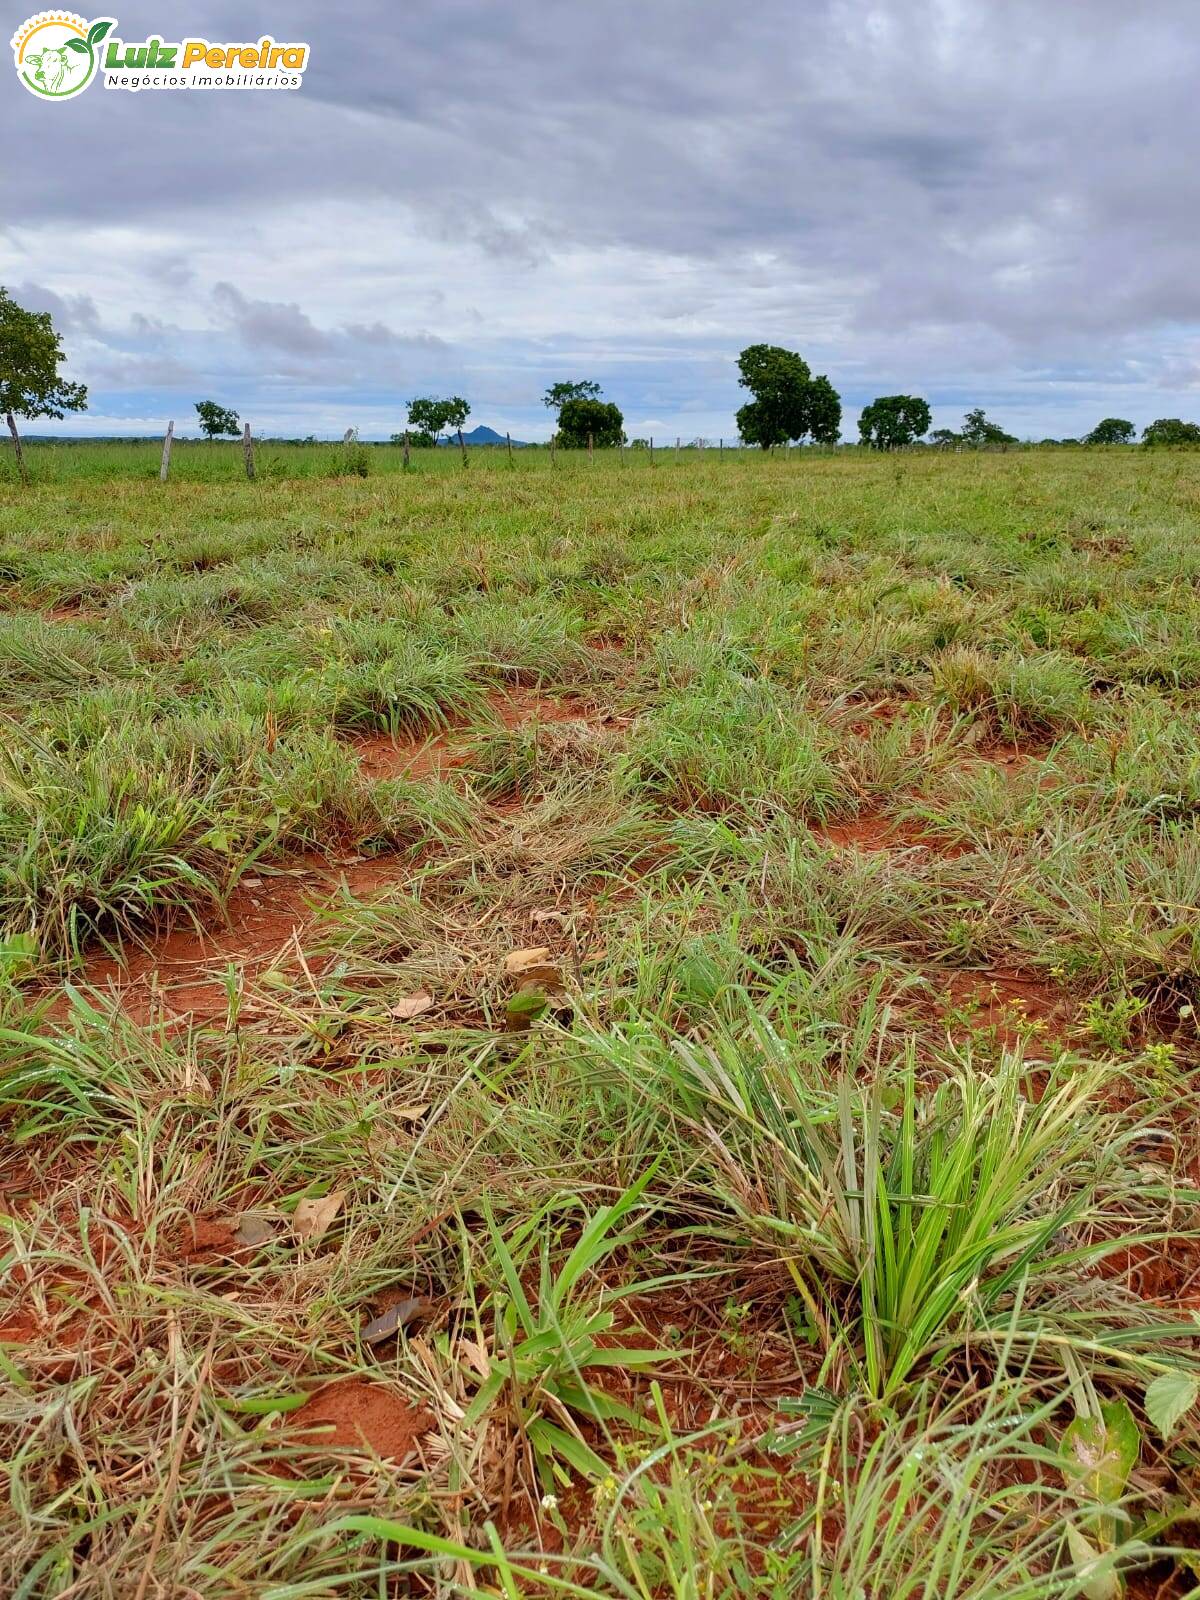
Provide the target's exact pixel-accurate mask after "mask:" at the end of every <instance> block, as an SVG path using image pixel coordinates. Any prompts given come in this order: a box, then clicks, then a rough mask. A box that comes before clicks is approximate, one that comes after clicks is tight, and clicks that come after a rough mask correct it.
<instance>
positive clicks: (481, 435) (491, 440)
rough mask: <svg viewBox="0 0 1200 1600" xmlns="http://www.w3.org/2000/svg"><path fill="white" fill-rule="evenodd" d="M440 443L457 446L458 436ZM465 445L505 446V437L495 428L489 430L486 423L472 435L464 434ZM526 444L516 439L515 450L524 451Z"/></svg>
mask: <svg viewBox="0 0 1200 1600" xmlns="http://www.w3.org/2000/svg"><path fill="white" fill-rule="evenodd" d="M440 442H441V443H442V444H457V443H458V435H457V434H452V435H451V437H450V438H449V439H442V440H441V441H440ZM463 443H464V444H503V443H504V435H503V434H502V433H497V432H496V430H495V428H489V427H488V426H487V425H486V424H485V423H482V422H481V423H480V424H479V426H478V427H477V428H472V429H471V431H470V433H464V434H463ZM525 443H526V441H525V440H524V439H514V440H513V449H514V450H523V449H524V448H525Z"/></svg>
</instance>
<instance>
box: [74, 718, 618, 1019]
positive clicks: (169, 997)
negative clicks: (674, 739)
mask: <svg viewBox="0 0 1200 1600" xmlns="http://www.w3.org/2000/svg"><path fill="white" fill-rule="evenodd" d="M488 706H489V709H490V711H491V713H492V715H493V716H494V717H495V718H496V720H497V721H498V722H499V723H500V724H501V725H502V726H504V727H506V728H520V727H527V726H529V725H530V724H539V723H562V722H572V721H578V720H580V719H582V718H584V717H588V716H589V715H594V714H595V713H594V709H593V708H592V707H590V706H588V705H586V704H584V703H583V702H582V701H578V700H568V699H565V698H564V699H552V698H550V697H548V696H546V695H542V694H539V693H537V692H536V691H534V690H528V689H505V690H494V691H493V692H492V693H491V694H489V696H488ZM454 731H455V730H453V729H451V730H446V731H445V732H442V733H438V734H436V735H434V736H433V737H431V738H426V739H420V740H416V739H403V738H393V737H392V736H391V735H389V734H364V735H360V736H359V737H358V738H356V739H355V740H354V741H353V747H354V748H355V749H356V750H357V751H358V752H359V755H360V759H361V761H362V767H363V773H364V776H365V777H367V778H368V779H380V778H390V777H398V776H402V777H407V778H413V779H423V778H428V779H435V778H440V777H442V776H444V775H445V774H446V773H447V772H448V771H450V770H452V769H453V768H455V767H457V766H459V765H460V764H461V762H462V760H463V759H464V756H463V752H462V751H461V749H457V748H456V747H455V746H454V744H453V743H452V738H453V734H454ZM519 804H520V802H519V799H518V800H517V802H516V805H517V807H519ZM408 870H409V863H408V858H407V857H405V856H402V855H397V854H384V855H379V856H373V857H370V858H364V857H359V856H348V857H346V858H343V859H341V860H330V859H327V858H326V857H324V856H320V855H315V854H312V855H307V856H303V857H300V858H298V859H297V860H296V861H295V862H294V863H292V864H290V865H289V866H288V867H287V868H284V869H278V868H268V867H256V868H252V869H251V870H250V871H249V872H247V874H246V876H245V877H244V878H243V880H242V882H241V883H240V884H239V885H238V887H237V888H236V889H235V890H234V892H233V894H232V895H231V896H230V899H229V906H228V918H227V920H226V921H225V922H223V923H219V922H215V921H212V922H210V923H209V924H208V925H205V926H201V927H199V928H197V927H195V926H193V925H191V924H177V925H176V926H175V927H173V928H172V929H171V930H170V931H169V932H167V933H165V934H163V935H161V936H159V937H155V938H154V939H153V940H152V942H150V943H149V944H147V945H141V946H138V945H131V946H129V947H128V948H127V949H125V950H124V951H123V952H122V958H121V959H120V960H116V959H115V958H113V957H112V956H109V955H107V954H102V953H98V954H96V955H93V956H92V957H91V958H90V959H89V960H88V961H87V962H86V963H85V966H84V971H83V977H82V982H83V985H84V986H85V987H87V988H91V989H95V990H98V991H100V992H101V993H107V994H112V995H115V996H117V997H118V998H119V1000H120V1002H121V1005H122V1007H123V1008H124V1010H125V1011H126V1013H127V1014H128V1015H129V1016H130V1017H132V1018H133V1019H134V1020H135V1021H137V1022H140V1023H146V1022H148V1021H149V1020H150V1019H151V1018H152V1017H154V1016H155V1015H157V1014H160V1013H162V1014H165V1015H166V1016H167V1017H168V1018H170V1017H172V1016H174V1017H183V1016H191V1017H192V1018H193V1019H195V1020H197V1021H214V1020H219V1019H222V1018H224V1017H225V1016H226V1015H227V1011H228V997H227V993H226V987H225V983H224V981H223V979H222V974H223V972H224V971H225V970H226V969H228V968H229V967H231V966H232V967H234V968H236V969H237V970H238V973H239V975H246V976H253V975H254V974H256V973H258V972H260V971H262V970H263V969H264V968H266V967H269V966H270V965H272V964H273V963H275V962H277V961H281V962H283V963H284V964H288V963H292V964H296V963H298V961H299V958H300V954H301V948H302V937H303V935H304V933H305V932H306V930H307V929H308V928H309V927H310V926H311V924H312V922H313V920H314V918H315V916H316V914H317V912H318V911H319V910H320V908H321V907H322V906H324V905H327V904H328V903H329V902H330V901H331V900H332V899H333V898H334V896H335V895H336V894H337V892H338V890H339V889H340V888H341V887H342V886H343V885H344V886H345V888H346V889H348V890H349V891H350V893H351V894H354V895H356V896H364V895H370V894H372V893H374V892H375V891H376V890H378V889H380V888H383V887H385V886H387V885H389V884H393V883H396V882H398V881H401V880H402V879H403V878H404V876H405V874H406V872H407V871H408ZM64 1008H65V1002H64V1001H59V1002H56V1005H55V1008H54V1011H55V1012H56V1013H57V1014H58V1015H61V1014H62V1012H63V1010H64Z"/></svg>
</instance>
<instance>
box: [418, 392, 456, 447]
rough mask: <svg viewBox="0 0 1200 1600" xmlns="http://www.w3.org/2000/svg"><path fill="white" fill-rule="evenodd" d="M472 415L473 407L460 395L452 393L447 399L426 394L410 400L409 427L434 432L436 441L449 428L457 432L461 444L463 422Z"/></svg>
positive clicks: (423, 431) (452, 431)
mask: <svg viewBox="0 0 1200 1600" xmlns="http://www.w3.org/2000/svg"><path fill="white" fill-rule="evenodd" d="M470 415H471V407H470V406H469V405H468V404H467V402H466V401H465V400H464V399H462V398H461V396H459V395H451V396H450V397H449V398H448V399H446V400H435V399H434V398H433V397H432V396H426V397H425V398H423V399H419V400H410V401H409V402H408V423H409V427H410V428H414V429H418V430H419V431H420V432H422V433H430V434H432V435H433V437H434V440H435V441H436V440H438V439H440V438H441V436H442V434H443V433H445V432H446V431H447V430H448V431H450V432H451V433H454V432H457V434H458V436H459V443H460V444H461V442H462V430H463V424H464V423H465V422H466V420H467V418H468V417H469V416H470Z"/></svg>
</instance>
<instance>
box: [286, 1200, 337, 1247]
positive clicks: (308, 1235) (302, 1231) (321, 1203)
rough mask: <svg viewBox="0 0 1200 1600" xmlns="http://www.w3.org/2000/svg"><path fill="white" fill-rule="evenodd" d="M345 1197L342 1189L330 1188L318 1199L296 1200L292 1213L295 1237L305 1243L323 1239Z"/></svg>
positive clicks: (313, 1242)
mask: <svg viewBox="0 0 1200 1600" xmlns="http://www.w3.org/2000/svg"><path fill="white" fill-rule="evenodd" d="M345 1198H346V1191H345V1190H344V1189H331V1190H330V1191H329V1193H328V1194H325V1195H322V1196H321V1197H320V1199H318V1200H300V1201H298V1202H297V1204H296V1209H295V1211H294V1212H293V1214H292V1232H293V1233H294V1234H295V1235H296V1238H297V1239H299V1240H301V1241H302V1242H303V1243H305V1244H316V1243H317V1241H318V1240H319V1239H323V1238H324V1237H325V1235H326V1233H328V1231H329V1227H330V1224H331V1223H332V1222H333V1219H334V1218H335V1217H336V1216H337V1214H338V1212H339V1211H340V1210H341V1209H342V1202H343V1201H344V1200H345Z"/></svg>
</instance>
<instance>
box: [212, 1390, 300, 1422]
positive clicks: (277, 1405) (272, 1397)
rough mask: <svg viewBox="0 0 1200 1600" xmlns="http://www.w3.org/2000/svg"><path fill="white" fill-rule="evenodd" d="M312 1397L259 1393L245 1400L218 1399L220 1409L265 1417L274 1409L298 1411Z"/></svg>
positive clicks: (243, 1414)
mask: <svg viewBox="0 0 1200 1600" xmlns="http://www.w3.org/2000/svg"><path fill="white" fill-rule="evenodd" d="M311 1399H312V1396H311V1395H308V1394H260V1395H252V1396H251V1397H250V1398H249V1399H246V1400H218V1401H217V1404H218V1405H219V1406H220V1407H221V1410H222V1411H232V1412H234V1413H236V1414H237V1415H238V1416H243V1417H267V1416H270V1415H272V1413H274V1412H276V1411H299V1409H300V1407H301V1406H303V1405H307V1404H308V1402H309V1400H311Z"/></svg>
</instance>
